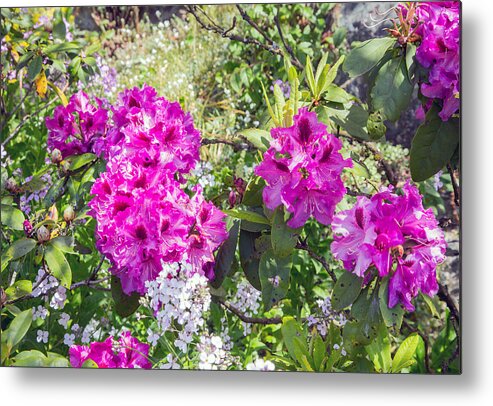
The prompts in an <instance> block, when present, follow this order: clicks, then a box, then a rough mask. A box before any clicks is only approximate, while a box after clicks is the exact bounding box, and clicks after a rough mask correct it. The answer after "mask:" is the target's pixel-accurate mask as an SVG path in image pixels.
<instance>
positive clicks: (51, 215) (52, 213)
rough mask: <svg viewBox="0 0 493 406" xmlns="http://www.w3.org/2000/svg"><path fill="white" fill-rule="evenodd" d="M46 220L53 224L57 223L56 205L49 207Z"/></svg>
mask: <svg viewBox="0 0 493 406" xmlns="http://www.w3.org/2000/svg"><path fill="white" fill-rule="evenodd" d="M46 220H53V221H54V222H55V223H56V222H57V221H58V209H57V208H56V205H53V206H51V207H50V209H49V210H48V215H47V216H46Z"/></svg>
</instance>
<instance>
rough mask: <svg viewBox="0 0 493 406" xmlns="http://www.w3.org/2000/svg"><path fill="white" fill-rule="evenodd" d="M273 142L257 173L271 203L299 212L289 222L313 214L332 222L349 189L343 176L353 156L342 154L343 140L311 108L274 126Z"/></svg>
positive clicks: (295, 223) (292, 223)
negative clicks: (287, 122)
mask: <svg viewBox="0 0 493 406" xmlns="http://www.w3.org/2000/svg"><path fill="white" fill-rule="evenodd" d="M271 135H272V138H273V141H272V143H271V146H270V148H269V149H268V150H267V152H266V153H265V154H264V159H263V161H262V162H261V163H260V164H259V165H258V166H257V167H256V168H255V173H256V174H257V175H258V176H261V177H262V178H264V179H265V181H266V183H267V186H266V187H265V188H264V190H263V200H264V203H265V205H266V206H267V207H268V208H269V209H271V210H274V209H275V208H276V207H278V206H280V205H284V206H285V207H286V209H287V210H288V211H289V212H290V213H293V216H292V218H291V219H290V220H289V221H288V225H289V226H290V227H293V228H297V227H301V226H303V225H304V224H305V222H306V221H307V220H308V218H309V217H310V216H313V217H315V219H316V220H317V221H319V222H320V223H322V224H325V225H328V224H330V223H331V221H332V216H333V214H334V210H335V207H336V204H337V203H339V201H340V200H341V199H342V198H343V197H344V195H345V193H346V188H345V187H344V184H343V182H342V180H341V173H342V170H343V168H344V167H350V166H352V163H351V160H350V159H347V160H345V159H343V157H342V155H341V154H340V153H339V150H340V149H341V146H342V143H341V141H340V140H339V139H337V138H336V137H335V136H334V135H332V134H329V133H328V132H327V127H326V126H325V124H323V123H321V122H319V121H318V119H317V115H316V114H315V113H311V112H309V111H308V109H306V108H302V109H300V111H299V113H298V115H296V116H294V125H293V126H292V127H289V128H274V129H272V130H271Z"/></svg>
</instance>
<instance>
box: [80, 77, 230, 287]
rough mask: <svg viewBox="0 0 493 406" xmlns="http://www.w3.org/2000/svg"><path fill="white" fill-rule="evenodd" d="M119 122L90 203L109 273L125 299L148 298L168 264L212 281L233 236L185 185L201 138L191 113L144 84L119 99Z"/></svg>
mask: <svg viewBox="0 0 493 406" xmlns="http://www.w3.org/2000/svg"><path fill="white" fill-rule="evenodd" d="M113 121H114V125H113V126H112V127H111V128H110V129H109V130H108V134H107V141H108V147H107V151H108V155H109V159H108V163H107V167H106V172H104V173H102V174H101V175H100V177H99V178H98V179H97V180H96V182H95V183H94V185H93V187H92V190H91V193H92V194H93V195H94V197H93V199H92V200H91V201H90V203H89V206H90V208H91V211H90V214H91V215H92V216H93V217H95V218H96V220H97V228H96V246H97V247H98V249H99V250H100V252H101V253H103V254H104V255H106V256H107V258H109V260H110V261H111V263H112V268H111V272H112V273H113V274H114V275H117V276H118V277H119V278H120V280H121V282H122V288H123V291H124V292H125V293H126V294H130V293H132V292H138V293H140V294H145V292H146V287H145V282H146V281H150V280H154V279H156V277H157V276H158V275H159V273H160V271H161V270H162V263H163V262H165V263H168V262H169V263H171V262H180V263H182V264H184V266H183V269H184V270H185V272H187V273H189V274H194V273H199V274H201V275H204V274H205V275H206V276H207V277H208V278H209V279H212V278H213V277H214V270H213V264H214V251H215V250H216V249H217V248H218V247H219V245H220V244H221V243H222V242H223V241H224V240H225V239H226V238H227V231H226V224H225V222H224V217H225V215H224V213H222V212H221V211H220V210H219V209H217V208H216V207H215V206H214V205H213V204H212V203H209V202H207V201H206V200H205V199H204V197H203V195H202V190H201V189H200V188H199V187H196V188H195V189H194V193H195V195H194V196H193V197H189V196H188V195H187V194H186V193H185V192H184V191H183V190H182V188H181V183H180V181H181V182H183V176H182V175H183V174H186V173H187V172H188V171H190V170H191V169H192V168H193V167H194V166H195V163H196V162H197V160H198V159H199V146H200V133H199V132H198V131H197V130H196V129H195V128H194V126H193V121H192V118H191V116H190V115H189V114H185V113H184V112H183V111H182V109H181V107H180V105H179V104H178V103H171V102H169V101H167V100H166V99H164V98H162V97H157V96H156V92H155V90H154V89H152V88H150V87H147V86H144V87H143V88H142V89H138V88H134V89H132V90H127V91H125V92H123V93H122V94H121V95H120V98H119V104H118V105H117V106H115V107H114V108H113ZM177 179H178V180H177ZM185 264H186V265H187V266H185Z"/></svg>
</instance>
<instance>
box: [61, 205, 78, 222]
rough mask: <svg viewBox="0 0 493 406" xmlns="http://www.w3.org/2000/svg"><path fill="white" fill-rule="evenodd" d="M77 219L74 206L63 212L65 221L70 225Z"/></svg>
mask: <svg viewBox="0 0 493 406" xmlns="http://www.w3.org/2000/svg"><path fill="white" fill-rule="evenodd" d="M74 218H75V211H74V208H73V207H72V205H70V206H67V208H66V209H65V210H64V211H63V219H64V220H65V221H66V222H67V223H70V222H71V221H72V220H73V219H74Z"/></svg>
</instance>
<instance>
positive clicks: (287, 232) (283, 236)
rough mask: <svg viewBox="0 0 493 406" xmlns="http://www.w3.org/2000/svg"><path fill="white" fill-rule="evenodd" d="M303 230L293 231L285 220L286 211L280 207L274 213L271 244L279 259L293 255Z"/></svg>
mask: <svg viewBox="0 0 493 406" xmlns="http://www.w3.org/2000/svg"><path fill="white" fill-rule="evenodd" d="M300 232H301V229H300V228H298V229H293V228H291V227H289V226H288V225H287V224H286V221H285V220H284V209H283V208H282V207H278V208H277V209H276V210H275V212H274V217H273V219H272V230H271V243H272V250H273V251H274V254H275V255H277V256H278V257H286V256H288V255H291V254H292V252H293V250H294V248H295V246H296V243H297V241H298V237H299V235H300Z"/></svg>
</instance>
